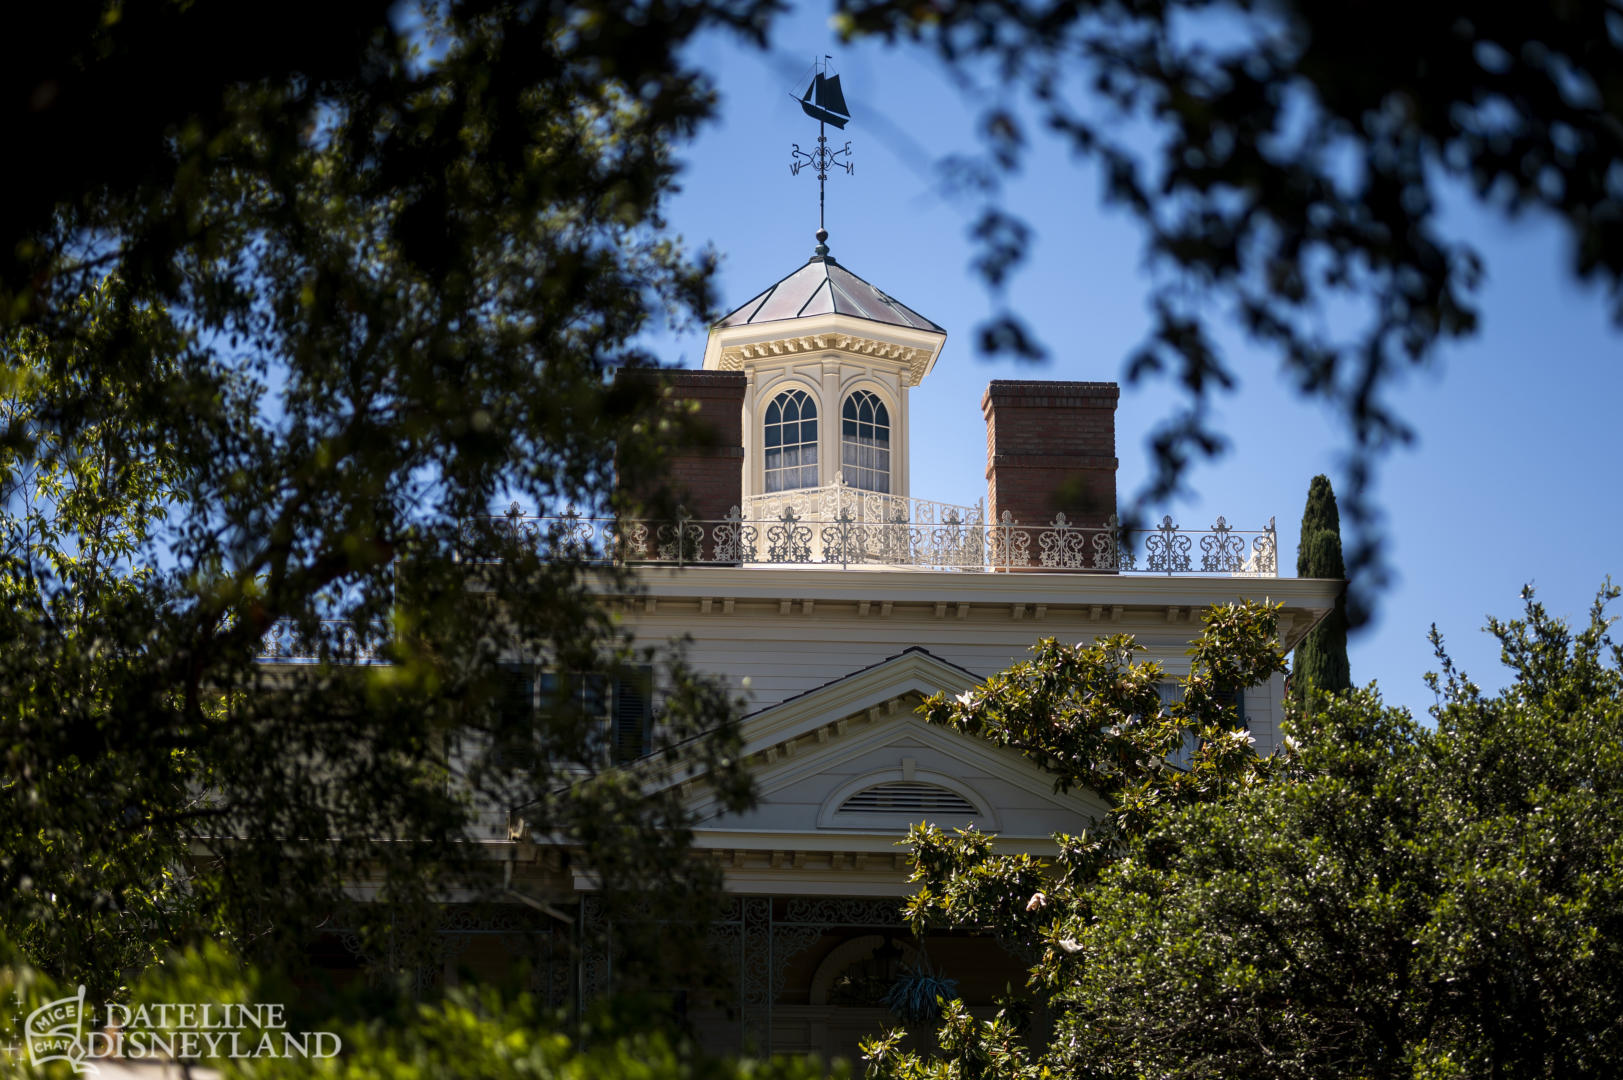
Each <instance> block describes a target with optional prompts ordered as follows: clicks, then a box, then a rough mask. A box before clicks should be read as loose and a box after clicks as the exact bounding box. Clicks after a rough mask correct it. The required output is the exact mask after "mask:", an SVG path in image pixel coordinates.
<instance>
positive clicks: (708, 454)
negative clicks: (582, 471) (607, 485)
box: [621, 370, 748, 560]
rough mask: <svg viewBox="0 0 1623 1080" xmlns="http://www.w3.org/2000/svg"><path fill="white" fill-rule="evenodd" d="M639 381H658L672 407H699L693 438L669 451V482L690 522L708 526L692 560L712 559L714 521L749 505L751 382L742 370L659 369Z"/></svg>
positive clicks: (674, 502) (647, 493) (674, 501)
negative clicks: (747, 394)
mask: <svg viewBox="0 0 1623 1080" xmlns="http://www.w3.org/2000/svg"><path fill="white" fill-rule="evenodd" d="M635 377H638V378H649V379H653V380H655V381H657V383H658V384H659V386H660V387H661V388H662V390H663V392H664V394H665V395H666V397H667V399H668V401H669V403H670V406H671V407H672V409H673V410H674V409H676V408H679V407H680V405H681V403H683V402H692V403H694V404H695V405H697V407H698V409H697V412H696V413H694V414H692V415H691V417H690V419H691V420H692V426H691V427H690V429H689V431H688V437H687V438H684V439H680V440H673V441H672V442H671V444H670V445H669V447H668V448H667V451H666V456H665V462H666V465H667V469H668V471H667V473H666V480H667V483H668V485H669V494H670V501H669V502H668V503H666V504H665V505H666V506H679V507H681V508H682V509H683V510H685V511H687V514H688V517H689V519H690V520H693V521H696V522H704V523H706V524H705V525H704V526H703V527H704V540H703V543H702V549H701V551H699V552H694V551H691V550H690V551H689V553H688V557H693V556H695V555H697V557H699V558H701V559H704V560H709V559H711V558H713V557H714V556H713V552H712V546H713V534H712V530H713V528H714V523H715V522H717V521H721V520H722V519H724V518H726V517H727V515H728V513H729V512H730V511H731V510H732V509H733V508H734V507H735V506H741V505H742V504H743V501H744V432H743V414H744V391H745V388H746V386H747V384H748V379H747V378H746V377H745V376H744V374H743V373H742V372H738V371H688V370H677V371H672V370H660V371H647V372H638V373H636V376H635ZM621 482H622V483H624V484H626V485H627V486H628V487H629V488H630V489H631V490H632V491H633V492H638V491H641V492H642V493H643V494H644V497H651V496H652V495H653V494H654V492H653V491H652V490H649V489H648V488H647V486H645V485H643V484H641V483H640V482H639V479H638V478H636V477H622V478H621Z"/></svg>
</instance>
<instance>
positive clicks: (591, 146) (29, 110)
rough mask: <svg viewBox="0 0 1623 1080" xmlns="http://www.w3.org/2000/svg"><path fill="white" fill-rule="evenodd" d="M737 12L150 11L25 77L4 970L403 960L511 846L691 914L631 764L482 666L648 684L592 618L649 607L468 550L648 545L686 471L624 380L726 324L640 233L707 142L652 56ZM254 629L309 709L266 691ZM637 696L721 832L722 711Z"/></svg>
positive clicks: (554, 555) (6, 449)
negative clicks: (198, 947)
mask: <svg viewBox="0 0 1623 1080" xmlns="http://www.w3.org/2000/svg"><path fill="white" fill-rule="evenodd" d="M758 7H759V5H756V4H752V3H747V2H738V3H730V2H721V3H716V4H692V5H678V6H674V7H669V8H666V7H663V6H659V5H655V6H651V7H649V8H647V9H646V10H645V11H643V12H642V14H641V16H639V17H637V18H627V17H625V13H624V12H623V11H621V10H619V6H618V5H607V4H605V5H600V6H598V7H592V6H590V5H569V6H559V7H547V6H537V5H530V4H518V5H514V4H503V3H472V4H456V5H442V6H432V7H430V8H428V9H425V10H424V11H422V12H417V13H413V12H410V11H400V10H397V8H396V6H395V5H380V4H356V5H337V6H333V5H326V6H323V7H321V8H319V9H317V8H315V7H313V6H309V5H306V6H303V7H297V6H296V7H294V8H291V9H290V8H288V7H286V6H285V5H283V6H280V7H278V8H276V9H275V10H274V11H269V10H267V12H266V19H265V23H266V26H265V28H264V29H265V32H264V33H262V34H249V35H246V36H244V35H240V34H236V33H227V28H226V26H225V25H224V24H223V23H222V22H221V19H220V13H219V12H218V11H217V10H215V9H212V8H210V7H209V6H208V5H188V4H172V3H166V2H158V0H152V2H146V3H125V4H104V3H80V4H61V5H49V6H47V7H39V8H35V9H30V10H29V11H28V12H26V13H24V15H23V16H22V17H23V18H26V19H29V20H33V22H34V24H35V29H36V30H38V31H39V33H31V32H28V31H27V30H25V29H23V28H20V27H19V28H16V29H17V32H16V33H14V34H9V35H7V36H6V40H5V43H4V45H3V46H0V48H4V49H6V55H7V57H8V60H10V61H15V62H14V63H8V65H7V67H6V74H5V76H4V78H5V79H6V80H7V85H9V86H10V87H11V88H12V90H13V93H12V95H11V96H9V97H7V99H6V100H7V102H8V104H7V105H6V106H4V108H6V109H7V110H10V112H9V114H8V120H9V121H12V123H11V124H10V125H8V131H14V132H15V133H16V135H17V138H18V140H19V141H18V143H17V144H16V145H14V147H13V150H14V151H15V152H18V153H23V152H24V151H23V149H22V148H23V146H24V145H27V146H29V147H30V148H31V149H30V150H28V151H27V153H29V154H30V155H31V156H33V157H34V158H35V161H36V167H35V168H31V169H29V170H25V171H24V173H26V175H24V173H19V176H18V185H17V186H16V187H14V188H13V189H12V191H11V193H10V194H8V202H7V215H6V217H5V220H4V226H5V235H6V239H5V241H4V242H3V243H0V249H3V251H0V294H3V295H0V332H3V342H4V349H5V380H6V381H5V385H4V387H3V388H0V389H3V390H4V391H5V393H6V395H7V398H8V404H7V409H8V413H7V415H6V417H5V428H4V430H3V431H0V448H3V454H4V457H3V459H0V492H3V498H4V505H5V515H6V526H5V532H4V540H5V543H6V546H5V549H4V551H3V552H0V560H3V561H0V571H3V574H4V579H3V580H4V587H5V589H6V590H7V599H8V603H7V604H6V605H5V610H4V612H3V613H0V627H3V645H0V755H3V762H0V821H4V822H5V823H6V828H5V830H4V831H3V833H0V898H3V899H0V918H3V920H4V921H3V922H0V929H3V930H5V931H7V932H8V933H9V934H11V935H12V936H14V937H15V938H16V940H17V941H18V942H19V943H20V944H21V945H22V946H23V947H24V948H26V949H27V950H28V952H29V955H30V957H32V958H33V959H34V960H35V961H37V962H40V963H44V964H47V965H49V966H50V967H51V968H52V970H53V971H54V972H55V973H56V974H58V975H61V976H64V977H67V978H71V979H74V980H76V981H77V980H82V981H85V982H88V983H90V984H91V985H92V987H94V988H96V989H98V990H106V989H108V988H111V987H116V986H118V985H120V984H121V983H122V982H124V981H125V980H127V979H128V978H130V977H131V976H132V974H133V971H134V969H136V968H138V967H139V965H140V962H141V956H142V955H143V950H144V954H145V955H148V956H150V954H151V952H152V950H155V949H159V948H162V947H164V946H167V945H172V944H180V943H184V942H186V941H188V940H194V939H196V938H199V937H212V936H215V935H221V936H224V937H225V938H226V939H227V940H229V941H230V942H232V944H233V946H234V947H235V948H237V949H239V950H240V951H241V952H242V953H243V954H244V955H246V956H250V957H255V958H258V959H261V960H263V961H265V962H267V963H272V962H279V961H286V960H288V959H290V958H295V957H297V956H298V955H299V953H300V950H301V947H302V945H303V943H304V941H305V940H306V939H307V938H308V935H309V934H310V933H311V932H312V930H313V929H314V928H316V927H318V926H328V927H331V926H341V927H345V928H349V929H354V930H356V931H357V932H359V933H361V934H362V936H363V938H366V937H368V936H370V935H382V934H390V935H392V937H393V938H394V939H404V938H405V937H406V934H405V931H406V930H407V929H408V928H411V927H427V928H429V929H432V927H433V922H434V919H435V918H436V912H437V902H438V900H440V899H441V898H443V896H444V895H445V894H446V889H447V888H448V887H450V886H451V885H453V884H454V885H456V886H458V887H473V888H481V887H486V886H489V887H493V888H494V887H499V884H500V883H499V880H496V881H492V879H491V876H490V869H491V868H490V867H489V866H488V865H486V864H483V863H482V862H481V861H480V860H479V859H478V858H477V850H478V849H477V846H476V845H473V844H470V843H467V842H466V841H468V840H469V839H470V838H471V837H472V835H473V834H472V832H471V829H472V823H473V822H474V820H475V816H476V814H477V813H478V812H481V811H484V812H489V811H491V810H492V809H495V810H498V811H499V810H500V809H502V808H506V807H513V806H518V805H527V806H528V809H527V811H526V814H527V818H528V819H529V820H530V821H532V822H533V823H535V824H536V826H537V827H538V828H547V829H551V828H556V829H557V830H559V831H560V832H561V833H563V834H566V835H575V836H579V837H585V838H589V840H590V843H587V844H585V846H584V849H583V850H582V852H581V853H580V858H581V859H582V860H584V862H585V864H586V865H587V867H589V868H590V869H592V870H594V871H596V872H598V873H601V874H602V875H603V879H604V883H605V896H606V897H607V898H608V899H609V900H610V901H613V900H614V899H615V898H616V897H620V896H627V895H646V894H647V893H648V891H650V890H657V889H662V888H663V889H666V890H667V891H668V892H669V893H670V896H671V898H672V899H671V900H670V904H669V905H668V907H667V910H669V911H670V912H671V913H672V914H673V917H674V916H676V915H679V914H680V913H681V912H683V911H684V910H687V908H685V907H683V906H682V905H683V904H690V905H692V906H693V907H694V909H695V910H702V904H703V902H704V897H705V894H706V887H707V885H709V884H713V881H714V874H713V873H712V872H710V871H707V870H705V869H703V868H699V867H695V866H694V865H693V863H692V861H691V860H689V859H688V858H687V857H686V847H685V845H686V839H687V833H686V831H685V825H686V819H685V817H684V816H683V813H682V810H681V806H680V801H679V799H678V798H677V797H676V796H674V795H673V796H669V797H661V796H655V797H644V796H643V794H642V791H643V787H644V783H645V781H646V780H647V775H646V773H647V770H648V769H650V768H653V767H654V766H652V765H649V764H647V763H644V764H641V765H636V766H634V767H631V768H628V769H607V770H605V769H603V768H602V765H603V760H602V757H603V756H602V754H601V752H600V751H601V740H600V739H597V738H596V737H595V735H594V731H595V727H594V725H595V724H596V722H597V718H596V717H595V716H594V715H592V710H591V709H590V708H588V707H586V705H585V704H583V703H582V702H581V701H580V700H577V699H573V698H572V699H567V700H566V699H563V698H562V697H559V698H555V699H554V700H552V701H550V702H549V704H548V707H547V708H546V709H544V710H542V712H541V714H540V715H539V716H537V715H532V714H531V713H530V712H529V711H527V710H514V709H510V708H504V707H503V702H502V700H501V694H500V691H499V688H500V686H501V685H502V677H503V669H502V668H501V666H500V665H501V663H502V662H503V660H504V659H505V658H510V657H523V658H525V659H526V660H527V661H528V662H531V663H535V664H540V663H545V664H548V665H551V666H553V667H555V668H557V669H558V670H559V671H561V672H565V673H569V674H571V675H576V676H579V677H581V678H582V679H590V678H594V677H603V678H612V677H615V676H627V677H629V676H631V675H633V674H634V673H635V672H636V669H637V668H639V667H640V666H641V665H642V664H644V663H647V662H649V661H650V659H651V658H650V657H648V656H646V655H644V654H643V653H641V652H640V651H635V650H633V649H632V648H631V646H630V645H629V643H628V642H627V640H626V639H625V636H624V635H623V633H622V632H621V631H620V630H619V629H618V627H617V626H616V624H615V620H614V619H613V617H612V614H611V613H610V612H609V611H607V610H606V609H605V607H604V605H603V604H602V603H601V601H600V599H599V596H600V590H601V589H602V588H609V589H614V588H619V587H625V586H627V585H628V584H629V582H628V580H627V579H625V578H623V577H618V576H617V575H616V572H615V571H613V570H612V569H607V568H602V567H597V566H594V565H588V563H587V562H586V561H584V560H583V559H582V558H581V557H578V555H577V556H575V557H571V554H570V552H569V550H568V549H567V548H566V547H564V546H563V545H557V546H554V545H551V544H549V542H548V541H549V539H552V540H558V539H560V537H559V536H558V535H557V534H550V536H549V534H548V533H547V532H546V530H545V529H542V534H541V536H540V537H539V538H537V537H535V536H527V535H525V534H524V533H523V532H522V531H520V530H516V529H513V528H511V527H509V524H508V523H506V522H503V521H499V520H498V521H492V520H491V519H490V518H489V517H488V516H487V515H489V514H490V513H491V510H492V508H493V507H494V506H496V505H497V504H498V500H500V502H501V503H502V504H505V503H506V502H507V501H509V500H515V499H522V500H524V501H526V502H527V503H528V504H530V505H531V506H533V507H536V508H539V509H540V510H542V511H545V512H553V511H559V510H562V509H564V508H565V507H569V506H575V507H579V508H580V509H582V510H583V511H585V512H586V513H599V514H612V513H615V512H619V511H626V510H629V509H630V508H631V507H630V500H629V498H628V496H627V495H626V493H625V492H623V491H620V490H618V489H617V488H616V487H615V484H614V477H615V475H616V470H617V469H619V470H622V471H624V472H625V473H627V474H630V475H636V476H639V477H650V476H654V475H657V466H658V463H659V460H660V457H661V452H660V451H661V444H662V443H667V442H669V441H671V440H672V439H673V438H678V437H680V436H681V434H682V432H683V424H684V421H683V417H682V416H681V415H679V414H675V413H673V412H672V410H671V409H670V408H669V407H668V406H667V405H666V404H664V403H662V402H661V400H660V398H659V395H658V387H657V384H655V383H654V382H653V381H651V380H642V381H639V380H618V381H616V380H613V379H611V378H610V377H609V375H610V373H611V372H613V371H614V370H615V369H617V368H621V367H628V366H629V367H636V366H650V365H651V359H652V358H650V357H648V356H647V355H645V354H644V353H643V352H642V351H641V350H640V349H639V348H638V347H637V346H636V344H635V341H636V338H637V335H638V334H639V332H640V331H641V330H642V329H643V327H644V326H645V325H646V324H647V321H648V320H649V319H650V318H654V317H669V318H673V319H682V318H687V317H692V316H695V315H698V314H701V313H703V312H704V311H705V310H706V309H707V307H708V306H709V305H708V295H709V294H708V285H707V282H708V277H707V274H708V263H707V260H705V259H697V260H696V259H693V258H691V257H690V256H689V255H687V254H686V253H684V252H683V251H682V250H681V249H680V247H679V246H678V245H677V244H675V243H673V242H672V241H670V240H669V239H668V238H666V237H664V236H662V235H660V233H659V225H660V221H659V207H660V203H661V200H662V198H663V197H664V196H665V195H666V193H667V192H668V191H669V190H670V187H671V183H672V177H673V175H674V165H673V163H672V160H671V153H670V148H671V145H672V142H673V140H674V139H676V138H679V137H680V136H682V135H683V134H685V133H686V132H688V131H689V130H691V128H692V125H693V124H694V123H696V122H697V121H698V120H699V119H700V118H702V117H703V116H704V115H705V113H706V111H707V110H708V108H709V100H708V97H707V96H706V95H705V94H704V93H703V92H702V89H701V87H700V84H699V83H698V81H697V78H696V76H695V75H694V73H693V72H691V71H690V70H688V69H686V68H685V67H684V66H683V65H682V64H681V63H680V62H679V60H678V58H677V55H676V50H677V49H678V48H679V47H680V44H681V42H682V41H683V40H684V39H685V37H686V36H687V35H688V34H690V33H692V32H694V31H695V30H697V29H698V28H700V27H702V26H706V25H731V26H736V27H739V28H741V29H744V30H746V31H748V30H750V29H751V28H752V27H754V26H755V25H756V23H755V21H754V19H755V14H754V13H755V12H756V11H757V9H758ZM240 17H241V11H240V10H236V11H234V12H233V13H232V18H233V19H236V18H240ZM312 27H319V31H313V30H312ZM25 39H27V40H29V41H32V42H33V44H32V45H31V46H29V47H26V48H24V47H21V43H22V42H23V41H24V40H25ZM227 39H229V40H232V41H233V42H234V43H235V44H234V46H233V47H232V48H231V49H221V48H220V47H219V42H220V41H221V40H227ZM182 71H184V72H186V75H185V77H184V78H180V77H178V75H177V73H178V72H182ZM69 129H71V130H72V131H73V136H72V138H65V137H64V132H65V131H67V130H69ZM40 477H54V478H57V479H55V480H52V481H51V485H55V486H51V485H47V486H46V487H43V488H41V487H40V486H39V482H38V478H40ZM80 477H86V478H89V479H90V480H94V481H95V482H96V484H98V485H99V486H95V487H93V488H89V489H85V490H88V491H90V492H91V494H90V495H88V496H87V495H84V494H83V493H82V491H81V489H80V488H79V487H75V486H74V485H75V484H78V483H79V479H78V478H80ZM64 485H66V486H64ZM30 500H33V502H32V503H30ZM87 500H88V501H87ZM658 509H659V507H658V505H657V501H656V503H655V504H654V506H653V507H652V511H654V512H657V510H658ZM496 598H499V602H498V600H497V599H496ZM68 616H71V617H68ZM278 627H290V628H291V629H290V630H288V631H287V633H286V635H285V639H291V640H296V641H299V642H302V643H303V644H304V645H305V646H307V648H308V651H310V652H311V654H312V656H313V657H314V658H315V659H316V660H317V662H316V663H312V664H311V665H310V666H309V667H308V668H307V669H305V670H304V671H303V672H302V673H301V676H302V677H300V678H293V679H290V678H286V677H284V676H282V675H278V674H276V673H274V672H271V671H268V670H267V669H266V668H265V667H264V665H262V664H259V663H258V662H257V661H256V659H255V657H256V654H257V653H258V652H259V651H260V648H261V644H262V642H263V640H264V636H265V635H266V634H267V632H269V631H271V630H272V629H273V628H278ZM357 637H358V638H359V639H360V640H362V641H364V642H366V643H367V644H369V645H371V646H374V647H375V648H376V650H377V655H378V657H379V658H380V659H383V660H386V661H387V663H386V664H354V663H349V662H347V661H351V660H354V659H355V658H356V654H355V642H356V640H357ZM660 666H661V672H662V677H664V678H665V679H666V680H667V681H668V682H669V684H670V692H669V694H668V695H666V697H665V699H664V700H665V703H664V708H663V712H662V716H661V721H662V729H663V730H665V731H667V732H668V733H669V734H670V736H671V738H672V739H673V740H682V739H685V738H686V737H687V736H689V735H692V734H695V733H697V732H700V731H703V732H706V733H707V737H706V738H705V739H702V740H694V741H692V742H690V743H688V744H687V745H688V752H690V753H695V754H698V755H700V756H709V757H712V758H713V759H714V760H713V762H712V765H713V767H714V773H713V774H714V775H715V776H717V777H719V778H720V782H721V784H722V785H723V787H724V788H725V789H726V790H727V791H728V792H729V797H730V798H732V799H734V800H735V801H736V800H740V799H742V798H743V797H744V795H745V789H746V780H745V777H744V775H743V773H742V771H741V767H740V766H739V765H738V763H737V756H738V755H736V753H734V752H733V749H734V747H733V736H732V735H731V730H732V729H731V721H732V718H733V717H734V716H735V715H736V708H735V703H734V702H732V701H731V700H729V699H728V697H727V695H725V694H724V693H722V692H721V691H720V690H719V689H718V688H717V687H716V686H714V685H712V684H710V683H708V682H705V681H703V680H699V679H696V678H694V677H693V676H692V675H691V673H690V672H688V671H687V670H686V669H685V668H684V667H682V665H681V664H680V662H679V657H672V658H670V660H669V662H666V661H664V660H662V661H661V663H660ZM458 770H460V772H461V775H460V777H459V778H458V781H457V782H452V779H451V778H452V774H453V772H454V771H458ZM363 880H364V881H366V882H368V883H370V884H372V885H374V886H375V895H376V897H377V902H376V903H371V904H356V903H353V902H352V901H351V899H350V895H349V894H348V893H347V892H346V891H345V885H346V883H353V882H357V881H363ZM182 898H183V901H184V902H182ZM623 929H624V928H623ZM666 930H667V931H668V930H669V928H668V927H667V928H666ZM670 936H671V935H670V934H669V933H668V932H667V933H665V934H664V935H663V938H669V937H670ZM620 937H621V938H624V937H625V935H624V934H622V935H620ZM110 938H113V939H118V940H120V941H124V942H141V947H140V948H136V949H133V950H125V949H114V948H106V947H104V946H106V945H107V944H108V941H109V939H110ZM655 944H657V943H655ZM661 955H662V954H661V953H660V952H659V950H658V949H656V948H654V947H653V944H650V947H649V949H648V951H647V959H648V960H649V962H650V963H657V962H658V957H659V956H661ZM617 970H623V969H617Z"/></svg>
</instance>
